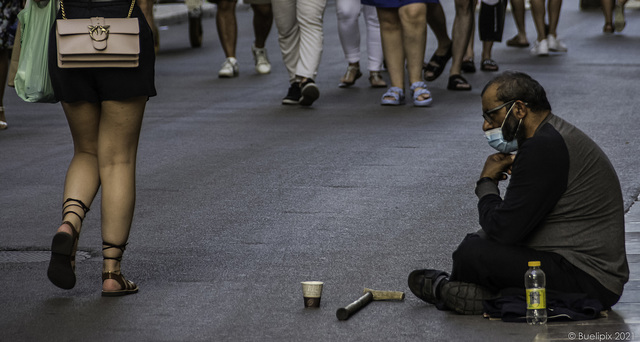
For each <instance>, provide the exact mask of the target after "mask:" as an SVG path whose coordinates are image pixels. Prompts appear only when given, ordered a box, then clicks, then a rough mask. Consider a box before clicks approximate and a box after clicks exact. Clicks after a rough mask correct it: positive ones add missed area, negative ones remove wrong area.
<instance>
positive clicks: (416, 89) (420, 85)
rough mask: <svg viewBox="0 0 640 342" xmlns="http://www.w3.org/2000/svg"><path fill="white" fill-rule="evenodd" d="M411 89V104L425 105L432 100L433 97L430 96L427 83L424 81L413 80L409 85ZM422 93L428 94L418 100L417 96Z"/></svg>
mask: <svg viewBox="0 0 640 342" xmlns="http://www.w3.org/2000/svg"><path fill="white" fill-rule="evenodd" d="M411 91H412V92H413V105H414V106H416V107H426V106H429V105H430V104H431V102H433V98H432V97H431V92H430V91H429V89H427V84H426V83H424V82H415V83H413V84H412V85H411ZM422 95H429V97H428V98H426V99H424V100H419V99H418V98H419V97H420V96H422Z"/></svg>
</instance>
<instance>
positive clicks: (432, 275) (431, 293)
mask: <svg viewBox="0 0 640 342" xmlns="http://www.w3.org/2000/svg"><path fill="white" fill-rule="evenodd" d="M448 277H449V274H447V272H445V271H438V270H415V271H413V272H411V273H410V274H409V280H408V282H409V289H410V290H411V292H413V294H414V295H416V297H418V298H420V299H422V300H424V301H425V302H427V303H429V304H434V305H438V304H440V303H439V302H441V300H440V299H439V298H437V296H436V290H437V288H438V285H439V284H440V283H441V282H442V281H443V280H446V279H447V278H448Z"/></svg>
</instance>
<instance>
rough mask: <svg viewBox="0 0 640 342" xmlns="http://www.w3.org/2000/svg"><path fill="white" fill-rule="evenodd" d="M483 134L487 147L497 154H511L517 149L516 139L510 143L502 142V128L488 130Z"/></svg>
mask: <svg viewBox="0 0 640 342" xmlns="http://www.w3.org/2000/svg"><path fill="white" fill-rule="evenodd" d="M484 134H485V135H486V137H487V140H488V142H489V146H491V147H493V148H495V149H496V150H498V152H502V153H511V152H513V151H516V150H517V149H518V140H517V139H513V140H512V141H506V140H504V137H503V136H502V127H498V128H494V129H490V130H488V131H486V132H484Z"/></svg>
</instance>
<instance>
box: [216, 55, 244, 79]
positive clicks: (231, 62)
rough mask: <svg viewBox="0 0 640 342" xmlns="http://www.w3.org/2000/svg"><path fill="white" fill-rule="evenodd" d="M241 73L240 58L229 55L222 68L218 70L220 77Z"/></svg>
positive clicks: (234, 75)
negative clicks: (239, 67)
mask: <svg viewBox="0 0 640 342" xmlns="http://www.w3.org/2000/svg"><path fill="white" fill-rule="evenodd" d="M239 73H240V71H239V69H238V60H237V59H235V58H234V57H229V58H227V59H225V61H224V63H222V68H220V71H218V77H236V76H238V74H239Z"/></svg>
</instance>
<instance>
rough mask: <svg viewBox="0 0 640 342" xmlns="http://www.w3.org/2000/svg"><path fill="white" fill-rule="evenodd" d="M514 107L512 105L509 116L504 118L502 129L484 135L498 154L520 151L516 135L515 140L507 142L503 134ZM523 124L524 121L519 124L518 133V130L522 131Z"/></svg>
mask: <svg viewBox="0 0 640 342" xmlns="http://www.w3.org/2000/svg"><path fill="white" fill-rule="evenodd" d="M514 105H515V103H514V104H512V105H511V108H509V111H507V115H505V116H504V120H503V121H502V125H501V126H500V127H498V128H494V129H490V130H488V131H486V132H484V135H485V136H486V137H487V140H488V142H489V146H491V147H493V148H495V149H496V150H497V151H498V152H502V153H511V152H514V151H516V150H518V139H516V138H515V135H516V134H514V138H513V140H511V141H507V140H505V139H504V136H503V134H502V127H504V123H505V122H507V118H508V117H509V114H511V110H512V109H513V106H514ZM521 123H522V119H521V120H520V121H519V122H518V126H517V127H516V133H518V129H520V124H521Z"/></svg>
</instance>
